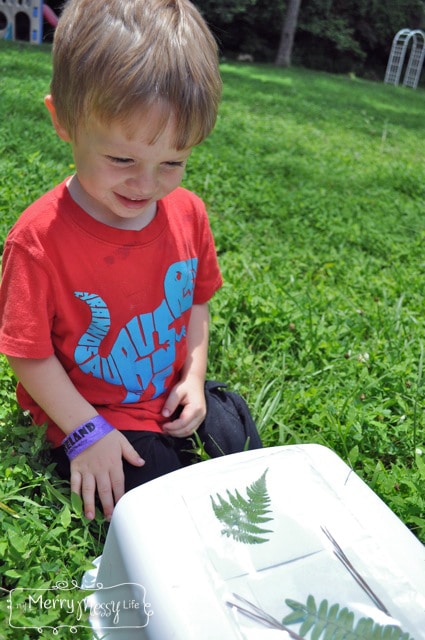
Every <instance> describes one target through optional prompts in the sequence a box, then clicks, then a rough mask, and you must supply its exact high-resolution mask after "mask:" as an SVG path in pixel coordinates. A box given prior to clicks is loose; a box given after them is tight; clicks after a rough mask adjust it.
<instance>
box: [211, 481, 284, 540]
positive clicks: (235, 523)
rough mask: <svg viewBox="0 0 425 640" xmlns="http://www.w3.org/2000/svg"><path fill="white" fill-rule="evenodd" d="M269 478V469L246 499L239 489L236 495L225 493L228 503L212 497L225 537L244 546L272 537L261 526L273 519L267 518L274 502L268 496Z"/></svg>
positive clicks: (221, 498) (270, 531) (268, 531)
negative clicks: (271, 503) (267, 479)
mask: <svg viewBox="0 0 425 640" xmlns="http://www.w3.org/2000/svg"><path fill="white" fill-rule="evenodd" d="M266 474H267V469H266V470H265V471H264V473H263V474H262V475H261V476H260V477H259V478H258V480H255V482H253V483H252V484H251V485H250V486H249V487H247V488H246V494H247V498H244V497H243V496H242V495H241V493H240V492H239V491H238V490H237V489H235V490H234V492H233V493H231V492H230V491H229V490H228V489H226V493H227V500H226V499H225V498H223V496H221V495H219V494H217V495H216V497H215V499H214V498H213V496H210V499H211V506H212V508H213V511H214V513H215V516H216V517H217V518H218V520H220V522H221V523H222V524H224V527H223V529H222V530H221V533H222V534H223V535H225V536H227V537H228V538H230V537H231V538H233V539H234V540H236V541H237V542H243V543H244V544H261V543H262V542H267V541H268V538H267V537H264V536H265V535H266V534H267V533H272V529H265V528H264V527H263V526H262V525H263V524H264V523H265V522H270V520H273V518H271V517H269V516H268V515H267V514H268V513H270V511H271V510H270V509H269V508H268V507H269V506H270V502H271V500H270V496H269V494H268V493H267V487H266Z"/></svg>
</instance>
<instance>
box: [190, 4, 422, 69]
mask: <svg viewBox="0 0 425 640" xmlns="http://www.w3.org/2000/svg"><path fill="white" fill-rule="evenodd" d="M196 4H197V6H198V7H199V8H200V10H201V11H202V13H203V14H204V15H205V17H206V18H207V20H208V22H209V23H210V24H211V26H212V28H213V30H214V32H215V34H216V35H217V38H218V41H219V44H220V47H221V49H222V52H223V53H224V55H226V56H227V55H230V56H235V55H237V54H238V53H250V54H252V55H253V56H254V58H255V60H256V61H270V62H271V61H274V60H275V58H276V54H277V50H278V45H279V39H280V34H281V29H282V25H283V19H284V14H285V10H286V7H287V5H288V2H284V1H283V0H278V1H276V2H268V1H267V0H232V1H231V2H224V1H223V0H197V2H196ZM423 26H424V3H423V1H422V0H393V1H392V2H390V3H389V2H378V0H373V1H372V2H371V1H370V0H349V1H348V2H347V1H346V0H303V1H302V3H301V8H300V14H299V20H298V29H297V32H296V38H295V47H294V55H293V59H294V62H295V63H296V64H301V65H304V66H307V67H310V68H313V69H321V70H325V71H332V72H354V73H357V74H359V75H365V76H370V75H375V76H376V75H377V74H379V77H380V78H381V77H383V71H384V69H385V65H386V63H387V59H388V55H389V52H390V48H391V44H392V40H393V38H394V36H395V34H396V33H397V32H398V31H399V30H400V29H402V28H406V27H407V28H410V29H417V28H421V27H423Z"/></svg>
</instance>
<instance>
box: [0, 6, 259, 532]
mask: <svg viewBox="0 0 425 640" xmlns="http://www.w3.org/2000/svg"><path fill="white" fill-rule="evenodd" d="M220 93H221V81H220V76H219V71H218V64H217V48H216V44H215V41H214V39H213V37H212V35H211V34H210V32H209V30H208V28H207V27H206V25H205V23H204V21H203V19H202V18H201V16H200V14H199V13H198V11H197V10H196V9H195V7H194V6H193V5H192V4H191V3H190V2H189V1H188V0H102V2H94V1H93V0H70V1H69V2H68V3H67V5H66V6H65V9H64V11H63V14H62V16H61V19H60V21H59V25H58V27H57V30H56V33H55V39H54V45H53V76H52V83H51V95H49V96H47V97H46V99H45V103H46V106H47V108H48V110H49V112H50V115H51V118H52V122H53V125H54V127H55V130H56V132H57V134H58V135H59V137H60V138H61V139H62V140H64V141H65V142H68V143H70V145H71V147H72V151H73V155H74V161H75V167H76V173H75V175H73V176H72V177H71V178H69V179H68V180H66V181H65V182H64V183H62V184H61V185H59V186H58V187H56V188H55V189H53V190H52V191H51V192H49V193H47V194H45V195H44V196H43V197H42V198H40V199H39V200H38V201H36V202H35V203H33V205H31V206H30V207H29V208H28V209H27V210H26V211H25V212H24V213H23V214H22V216H21V218H20V219H19V220H18V222H17V223H16V224H15V226H14V227H13V229H12V230H11V232H10V234H9V237H8V239H7V242H6V245H5V251H4V258H3V280H2V289H1V296H0V318H1V331H0V349H1V350H2V352H3V353H5V354H6V355H7V357H8V360H9V363H10V365H11V367H12V369H13V371H14V372H15V374H16V376H17V378H18V380H19V384H18V390H17V393H18V400H19V402H20V404H21V406H22V407H23V408H25V409H27V410H29V411H30V413H31V415H32V418H33V420H34V422H35V424H38V425H42V424H44V423H47V425H48V426H47V438H48V440H49V441H50V443H51V444H52V446H53V453H52V456H53V459H54V460H55V461H56V462H57V463H58V470H59V472H60V473H61V474H62V475H65V476H67V475H68V477H70V480H71V490H72V491H75V492H77V493H78V494H80V495H81V496H82V498H83V502H84V512H85V515H86V517H87V518H89V519H91V518H93V517H94V512H95V506H94V505H95V493H96V492H97V494H98V496H99V499H100V501H101V504H102V507H103V511H104V514H105V517H106V518H107V519H110V517H111V515H112V511H113V508H114V503H116V502H117V501H118V500H119V498H120V497H121V496H122V494H123V493H124V490H128V489H131V488H132V487H134V486H137V485H138V484H141V483H142V482H146V481H147V480H150V479H152V478H155V477H157V476H158V475H161V474H163V473H167V472H169V471H173V470H175V469H177V468H179V467H181V466H182V465H183V464H186V463H187V460H186V457H185V456H187V453H185V452H186V451H187V449H188V448H190V440H188V438H189V437H190V436H192V435H193V434H194V432H195V431H197V430H198V433H199V434H200V437H201V438H202V440H204V441H205V442H206V447H205V448H206V450H207V451H208V446H210V455H219V454H220V453H232V452H235V451H240V450H242V449H243V448H244V445H245V441H246V439H247V437H248V438H249V439H250V443H251V447H259V446H261V443H260V441H259V438H258V435H257V434H256V432H255V430H253V432H252V433H247V432H243V429H241V431H240V433H236V432H235V430H233V431H232V432H231V433H226V432H225V426H226V425H218V426H217V425H216V427H217V429H216V430H215V431H214V432H213V433H208V432H207V429H206V427H205V423H204V422H203V421H204V418H205V414H206V400H205V395H204V379H205V372H206V362H207V348H208V300H209V299H210V298H211V297H212V295H213V294H214V293H215V292H216V291H217V289H219V287H220V286H221V283H222V279H221V275H220V271H219V268H218V264H217V258H216V253H215V248H214V243H213V239H212V236H211V231H210V228H209V224H208V220H207V216H206V212H205V208H204V206H203V204H202V202H201V201H200V200H199V199H198V198H197V197H196V196H195V195H193V194H191V193H190V192H188V191H186V190H184V189H182V188H180V187H179V185H180V182H181V180H182V177H183V173H184V168H185V165H186V162H187V160H188V158H189V155H190V152H191V149H192V147H193V146H194V145H197V144H199V143H200V142H201V141H202V140H203V139H204V138H205V137H206V136H207V135H208V134H209V133H210V131H211V130H212V128H213V126H214V123H215V119H216V114H217V109H218V104H219V100H220Z"/></svg>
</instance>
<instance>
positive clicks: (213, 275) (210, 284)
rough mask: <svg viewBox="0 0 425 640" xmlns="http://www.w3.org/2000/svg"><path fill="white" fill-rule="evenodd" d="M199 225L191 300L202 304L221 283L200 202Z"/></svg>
mask: <svg viewBox="0 0 425 640" xmlns="http://www.w3.org/2000/svg"><path fill="white" fill-rule="evenodd" d="M200 214H201V222H202V223H201V225H200V250H199V253H198V256H199V258H198V260H199V262H198V272H197V275H196V287H195V293H194V298H193V302H194V304H204V303H205V302H208V300H210V299H211V298H212V297H213V295H214V294H215V292H216V291H218V289H220V287H221V286H222V284H223V278H222V275H221V271H220V267H219V264H218V259H217V252H216V248H215V243H214V237H213V234H212V231H211V227H210V224H209V220H208V215H207V212H206V210H205V206H204V205H203V203H202V209H201V212H200Z"/></svg>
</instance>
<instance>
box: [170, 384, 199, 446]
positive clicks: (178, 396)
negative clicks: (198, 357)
mask: <svg viewBox="0 0 425 640" xmlns="http://www.w3.org/2000/svg"><path fill="white" fill-rule="evenodd" d="M179 407H183V409H182V411H181V413H180V415H179V416H178V418H176V419H175V420H171V421H170V422H166V423H165V424H163V426H162V428H163V429H164V431H165V433H167V434H168V435H169V436H174V437H175V438H188V437H189V436H191V435H192V434H193V433H194V432H195V431H196V430H197V429H198V427H199V426H200V424H201V423H202V421H203V420H204V418H205V414H206V404H205V394H204V382H203V380H200V379H199V378H198V377H195V376H193V377H188V378H186V379H185V380H182V381H180V382H178V383H177V384H176V386H175V387H173V388H172V389H171V391H170V394H169V396H168V398H167V400H166V402H165V404H164V408H163V410H162V415H163V416H164V417H169V416H172V415H173V413H174V412H175V411H176V410H177V409H178V408H179Z"/></svg>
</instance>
